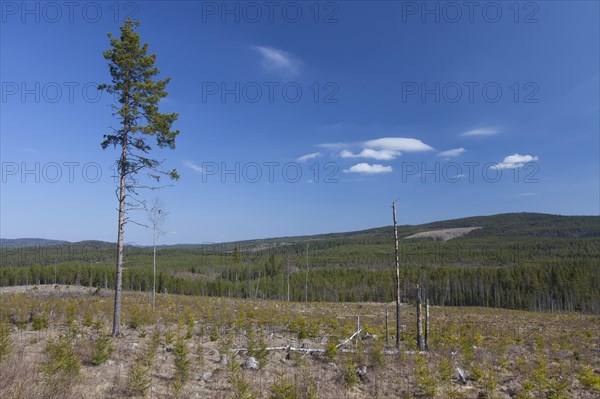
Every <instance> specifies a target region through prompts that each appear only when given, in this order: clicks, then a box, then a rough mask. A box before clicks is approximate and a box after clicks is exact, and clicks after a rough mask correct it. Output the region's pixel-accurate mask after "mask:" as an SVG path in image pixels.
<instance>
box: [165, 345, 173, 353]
mask: <svg viewBox="0 0 600 399" xmlns="http://www.w3.org/2000/svg"><path fill="white" fill-rule="evenodd" d="M165 352H169V353H170V352H173V347H172V346H166V347H165Z"/></svg>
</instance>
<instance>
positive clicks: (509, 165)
mask: <svg viewBox="0 0 600 399" xmlns="http://www.w3.org/2000/svg"><path fill="white" fill-rule="evenodd" d="M538 159H539V158H538V157H536V156H533V155H521V154H514V155H508V156H506V157H504V160H503V161H502V162H500V163H498V164H497V165H495V166H494V167H495V168H496V169H515V168H520V167H522V166H523V165H525V164H526V163H528V162H535V161H537V160H538Z"/></svg>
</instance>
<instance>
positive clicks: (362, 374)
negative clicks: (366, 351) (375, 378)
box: [356, 365, 368, 382]
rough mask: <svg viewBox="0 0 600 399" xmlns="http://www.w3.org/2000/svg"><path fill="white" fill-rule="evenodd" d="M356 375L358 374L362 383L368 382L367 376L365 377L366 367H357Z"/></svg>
mask: <svg viewBox="0 0 600 399" xmlns="http://www.w3.org/2000/svg"><path fill="white" fill-rule="evenodd" d="M356 374H358V376H359V377H360V380H361V381H363V382H365V381H367V380H368V376H367V374H368V369H367V366H365V365H362V366H358V367H357V368H356Z"/></svg>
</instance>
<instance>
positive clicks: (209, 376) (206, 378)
mask: <svg viewBox="0 0 600 399" xmlns="http://www.w3.org/2000/svg"><path fill="white" fill-rule="evenodd" d="M212 377H213V375H212V373H211V372H210V371H207V372H206V373H204V374H202V377H201V379H202V381H204V382H209V381H210V380H212Z"/></svg>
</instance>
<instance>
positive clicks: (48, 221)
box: [0, 1, 600, 244]
mask: <svg viewBox="0 0 600 399" xmlns="http://www.w3.org/2000/svg"><path fill="white" fill-rule="evenodd" d="M1 11H2V14H1V18H2V19H1V25H0V29H1V32H0V33H1V34H0V51H1V54H0V81H1V84H2V87H1V89H2V91H1V98H0V107H1V115H0V156H1V164H2V176H1V178H2V181H1V191H0V195H1V197H0V203H1V210H0V222H1V223H0V236H2V237H3V238H17V237H44V238H54V239H65V240H70V241H77V240H84V239H99V240H106V241H115V239H116V216H117V215H116V210H115V209H116V206H117V201H116V197H115V187H116V185H115V181H114V179H113V178H112V177H111V176H112V171H111V165H112V163H113V162H114V160H115V159H116V157H117V151H116V150H102V149H101V147H100V142H101V140H102V135H103V134H104V133H107V132H108V127H109V126H110V125H111V123H114V122H113V121H112V120H111V112H110V108H109V104H111V102H112V101H111V99H110V98H109V97H108V96H107V95H106V94H103V95H102V96H101V97H97V96H98V94H97V92H96V90H95V85H96V84H97V83H101V82H108V81H109V73H108V67H107V63H106V61H105V60H104V59H103V57H102V52H103V51H104V50H106V49H107V48H108V46H109V43H108V39H107V37H106V33H107V32H113V33H118V29H119V26H120V24H121V23H122V20H123V18H124V17H125V16H128V15H130V16H133V17H134V18H135V19H138V20H139V21H140V22H141V27H140V28H139V29H138V32H139V33H140V34H141V37H142V40H143V41H144V42H147V43H149V46H150V52H152V53H156V54H157V66H158V67H159V69H160V70H161V72H162V74H163V76H170V77H171V78H172V81H171V83H170V84H169V86H168V91H169V96H168V97H167V99H165V100H164V101H163V102H162V105H161V106H162V111H163V112H178V113H179V115H180V116H179V119H178V121H177V122H176V124H175V128H177V129H179V130H180V131H181V134H180V136H179V137H178V140H177V148H176V149H175V150H174V151H161V152H155V155H156V157H157V158H159V159H165V166H167V167H175V168H177V169H178V170H179V172H180V174H181V180H180V181H179V182H176V183H174V184H173V186H172V187H169V188H166V189H163V190H160V191H159V192H155V191H152V192H143V193H142V194H141V195H142V197H143V198H145V199H148V200H152V199H154V198H155V197H157V196H158V197H160V199H161V200H162V201H163V202H164V203H165V208H166V210H167V212H168V213H169V216H168V219H167V221H166V222H165V225H164V227H163V229H164V230H165V234H164V235H163V236H162V237H161V242H162V243H184V242H193V243H203V242H222V241H232V240H239V239H251V238H262V237H277V236H289V235H301V234H314V233H328V232H337V231H350V230H357V229H363V228H370V227H375V226H382V225H387V224H390V222H391V209H390V205H391V202H392V201H393V200H394V199H398V207H399V223H401V224H416V223H423V222H427V221H433V220H441V219H449V218H457V217H463V216H472V215H485V214H495V213H502V212H523V211H526V212H545V213H556V214H573V215H581V214H585V215H597V214H598V213H599V212H600V209H599V206H600V205H599V203H600V171H599V170H600V165H599V159H600V134H599V133H600V127H599V121H600V105H599V104H600V93H599V88H600V76H599V75H600V64H599V62H600V55H599V49H600V43H599V40H600V39H599V38H600V32H599V26H600V22H599V16H600V10H599V3H598V2H594V1H584V2H577V1H569V2H561V1H537V2H521V3H518V4H517V5H516V6H515V3H514V2H435V1H432V2H427V3H422V2H411V1H408V2H407V1H398V2H393V1H380V2H376V1H375V2H366V1H364V2H363V1H344V2H312V1H301V2H286V1H282V2H280V1H275V2H272V3H269V2H250V3H248V2H226V3H224V2H211V1H208V2H207V1H204V2H192V1H180V2H177V1H175V2H161V1H145V2H119V3H115V2H79V3H77V4H76V5H72V6H68V5H65V4H64V3H62V2H50V3H47V2H29V3H22V2H9V1H3V2H2V9H1ZM131 216H132V218H133V219H135V220H137V221H139V222H142V223H143V222H145V221H146V216H145V215H144V214H143V213H138V214H132V215H131ZM126 241H127V242H132V243H137V244H148V243H150V242H151V233H150V232H149V231H148V230H146V229H144V228H142V227H139V226H136V225H134V224H129V225H128V226H127V230H126Z"/></svg>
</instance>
